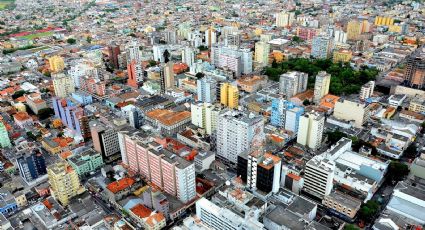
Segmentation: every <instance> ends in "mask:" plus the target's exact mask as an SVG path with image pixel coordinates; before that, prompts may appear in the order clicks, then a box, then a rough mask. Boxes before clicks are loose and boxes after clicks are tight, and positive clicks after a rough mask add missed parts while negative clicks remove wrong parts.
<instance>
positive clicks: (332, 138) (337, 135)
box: [326, 130, 347, 145]
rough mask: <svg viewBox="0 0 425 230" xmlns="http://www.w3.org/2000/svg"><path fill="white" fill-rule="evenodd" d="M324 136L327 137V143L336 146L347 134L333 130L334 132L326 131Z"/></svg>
mask: <svg viewBox="0 0 425 230" xmlns="http://www.w3.org/2000/svg"><path fill="white" fill-rule="evenodd" d="M326 136H327V137H328V143H329V144H331V145H334V144H336V143H337V142H338V141H339V140H340V139H341V138H343V137H347V134H345V133H343V132H341V131H339V130H335V131H328V132H326Z"/></svg>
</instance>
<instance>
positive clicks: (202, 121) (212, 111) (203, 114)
mask: <svg viewBox="0 0 425 230" xmlns="http://www.w3.org/2000/svg"><path fill="white" fill-rule="evenodd" d="M190 112H191V116H192V124H194V125H196V126H198V127H201V128H203V129H205V132H206V133H207V134H209V135H211V134H212V133H213V132H214V131H215V130H216V128H217V117H218V116H219V113H220V110H219V109H218V108H216V107H215V106H214V105H211V104H208V103H198V104H192V105H191V106H190Z"/></svg>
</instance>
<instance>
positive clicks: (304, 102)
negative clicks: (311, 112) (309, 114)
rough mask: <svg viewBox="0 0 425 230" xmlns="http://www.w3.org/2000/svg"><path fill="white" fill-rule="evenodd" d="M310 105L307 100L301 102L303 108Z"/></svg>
mask: <svg viewBox="0 0 425 230" xmlns="http://www.w3.org/2000/svg"><path fill="white" fill-rule="evenodd" d="M310 104H311V103H310V101H309V100H307V99H305V100H304V101H303V105H304V106H307V105H310Z"/></svg>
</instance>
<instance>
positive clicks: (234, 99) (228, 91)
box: [220, 83, 239, 109]
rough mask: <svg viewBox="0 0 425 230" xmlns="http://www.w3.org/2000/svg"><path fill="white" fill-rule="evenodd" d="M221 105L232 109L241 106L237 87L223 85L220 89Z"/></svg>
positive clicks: (228, 84) (227, 84)
mask: <svg viewBox="0 0 425 230" xmlns="http://www.w3.org/2000/svg"><path fill="white" fill-rule="evenodd" d="M220 103H221V104H222V105H225V106H227V107H229V108H231V109H235V108H237V107H238V105H239V90H238V87H237V86H235V85H231V84H230V83H223V84H222V85H221V87H220Z"/></svg>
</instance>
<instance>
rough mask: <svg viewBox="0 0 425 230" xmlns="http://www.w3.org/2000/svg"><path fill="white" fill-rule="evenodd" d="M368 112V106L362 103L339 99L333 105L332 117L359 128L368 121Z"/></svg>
mask: <svg viewBox="0 0 425 230" xmlns="http://www.w3.org/2000/svg"><path fill="white" fill-rule="evenodd" d="M369 110H370V108H369V106H368V105H366V104H364V103H361V102H355V101H349V100H344V99H340V100H338V101H337V102H336V104H335V109H334V114H333V116H334V117H336V118H337V119H341V120H344V121H353V122H354V126H355V127H357V128H361V127H362V125H363V124H364V123H365V122H367V121H368V120H369V117H370V112H369Z"/></svg>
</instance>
